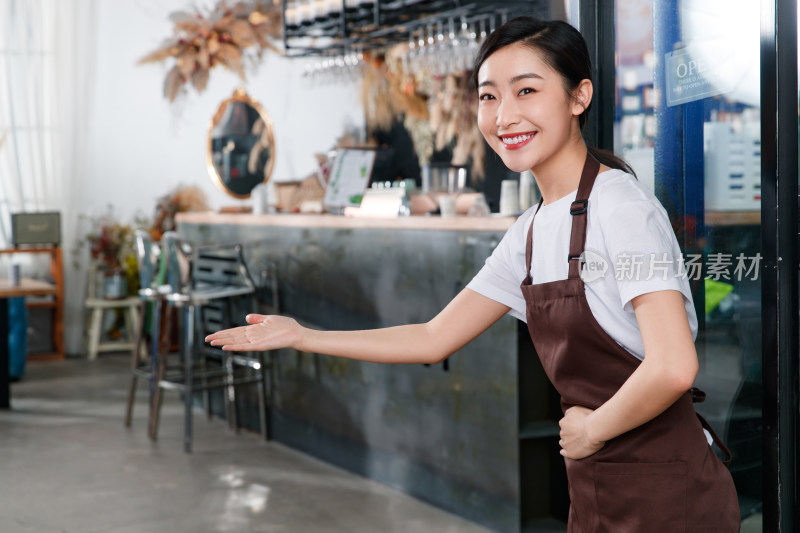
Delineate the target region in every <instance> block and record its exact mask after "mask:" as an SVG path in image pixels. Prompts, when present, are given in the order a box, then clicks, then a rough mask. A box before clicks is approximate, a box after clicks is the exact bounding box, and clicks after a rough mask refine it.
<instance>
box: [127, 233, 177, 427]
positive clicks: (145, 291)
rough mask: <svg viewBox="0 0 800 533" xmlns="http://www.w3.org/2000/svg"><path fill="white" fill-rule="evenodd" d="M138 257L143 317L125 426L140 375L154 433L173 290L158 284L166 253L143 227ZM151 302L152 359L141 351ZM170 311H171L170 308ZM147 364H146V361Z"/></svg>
mask: <svg viewBox="0 0 800 533" xmlns="http://www.w3.org/2000/svg"><path fill="white" fill-rule="evenodd" d="M134 235H135V243H136V259H137V262H138V265H139V286H140V289H139V293H138V297H139V316H141V317H142V320H141V321H140V325H139V329H138V330H137V332H136V339H135V344H134V348H133V350H131V383H130V387H129V390H128V402H127V405H126V408H125V427H130V425H131V419H132V416H133V405H134V402H135V399H136V386H137V382H138V379H139V378H142V379H146V380H147V383H148V385H149V387H148V388H149V396H148V397H149V400H150V410H149V413H150V415H151V416H150V420H149V423H148V431H149V432H152V402H153V396H154V393H155V376H156V371H157V369H158V360H159V354H161V353H163V352H164V351H165V350H166V348H165V346H164V343H165V342H169V331H170V325H171V314H170V313H169V312H168V313H167V315H166V317H165V319H166V323H165V328H164V329H165V331H164V333H163V334H162V332H161V313H162V309H163V308H164V307H165V305H166V300H165V296H166V294H167V293H169V292H170V287H169V285H166V284H159V280H158V279H157V278H156V270H157V265H158V261H159V258H163V257H164V255H163V254H161V253H160V250H159V247H158V245H154V243H153V241H152V239H151V238H150V234H149V233H147V232H146V231H143V230H136V232H135V234H134ZM148 304H149V305H150V306H151V308H152V316H151V318H152V325H151V329H150V350H149V354H150V357H149V360H147V358H145V359H146V360H145V361H143V360H142V357H141V353H142V351H143V350H144V351H145V352H146V349H144V344H145V340H146V339H145V328H146V324H145V320H144V317H145V310H146V308H147V306H148ZM168 311H169V310H168ZM143 363H144V364H143Z"/></svg>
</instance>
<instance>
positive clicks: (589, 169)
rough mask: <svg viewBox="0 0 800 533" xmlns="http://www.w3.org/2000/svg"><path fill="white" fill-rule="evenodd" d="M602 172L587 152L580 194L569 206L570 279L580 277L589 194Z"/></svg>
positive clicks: (568, 258)
mask: <svg viewBox="0 0 800 533" xmlns="http://www.w3.org/2000/svg"><path fill="white" fill-rule="evenodd" d="M599 170H600V162H599V161H597V159H595V158H594V157H593V156H592V154H590V153H589V152H588V151H587V152H586V162H585V163H584V164H583V172H581V181H580V183H579V184H578V193H577V194H576V195H575V201H574V202H572V204H571V205H570V206H569V214H570V215H572V233H571V234H570V238H569V256H568V257H567V261H568V262H569V276H568V277H569V278H570V279H574V278H579V277H580V261H579V260H580V257H581V254H582V253H583V249H584V247H585V246H586V220H587V219H586V210H587V208H588V206H589V194H590V193H591V192H592V187H593V186H594V180H595V178H596V177H597V172H598V171H599Z"/></svg>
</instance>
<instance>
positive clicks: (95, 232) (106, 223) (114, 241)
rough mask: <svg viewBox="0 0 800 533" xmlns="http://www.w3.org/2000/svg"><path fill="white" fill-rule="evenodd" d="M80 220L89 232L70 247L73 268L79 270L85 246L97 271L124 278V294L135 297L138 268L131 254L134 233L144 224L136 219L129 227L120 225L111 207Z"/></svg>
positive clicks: (133, 247)
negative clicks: (95, 263) (97, 214)
mask: <svg viewBox="0 0 800 533" xmlns="http://www.w3.org/2000/svg"><path fill="white" fill-rule="evenodd" d="M79 219H80V220H81V221H83V223H85V224H86V225H87V226H88V231H87V233H86V234H85V235H84V236H83V237H81V238H78V239H76V241H75V245H74V247H73V248H72V258H73V266H74V267H75V268H76V269H77V268H80V267H81V255H82V250H83V248H84V246H86V245H87V244H88V246H89V256H90V257H91V258H92V259H93V260H94V261H96V262H97V266H98V268H99V270H100V271H102V272H103V273H104V274H105V275H106V276H115V275H121V276H123V277H124V278H125V280H126V281H127V284H126V285H127V294H129V295H133V294H136V291H137V290H138V288H139V276H138V272H139V266H138V263H137V261H136V253H135V251H134V250H135V245H134V233H135V230H136V229H137V228H140V227H143V226H144V225H145V221H143V220H142V219H141V218H140V217H137V218H135V219H134V221H133V223H132V224H128V223H124V222H121V221H119V220H118V219H117V217H116V216H115V214H114V208H113V206H111V205H109V206H108V210H107V211H106V213H105V214H103V215H100V216H97V217H92V216H88V215H80V217H79Z"/></svg>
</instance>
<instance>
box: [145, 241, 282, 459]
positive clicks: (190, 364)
mask: <svg viewBox="0 0 800 533" xmlns="http://www.w3.org/2000/svg"><path fill="white" fill-rule="evenodd" d="M162 242H163V243H164V250H165V253H166V257H167V279H168V285H169V286H170V287H171V292H170V293H169V294H167V295H166V301H167V302H169V304H170V305H171V306H172V307H174V308H176V309H177V310H178V312H179V314H180V316H181V320H180V323H181V329H182V334H181V352H182V360H183V371H182V373H181V374H180V375H178V376H169V375H168V374H167V372H166V368H167V356H166V354H164V356H162V357H161V358H160V360H159V368H158V370H157V375H156V390H155V396H154V399H153V417H152V420H153V431H152V433H151V437H152V438H154V439H155V438H156V437H157V433H158V424H159V417H160V409H161V403H162V397H163V395H162V391H163V390H165V389H167V390H177V391H180V392H181V393H182V394H183V401H184V449H185V450H186V451H187V452H190V451H191V446H192V408H193V404H194V393H195V392H200V391H209V390H212V389H223V390H224V395H223V396H224V398H225V401H226V404H225V406H226V414H227V418H228V423H229V425H230V426H231V427H234V428H236V429H238V427H239V426H238V423H237V413H236V392H235V390H236V387H237V386H239V385H246V384H255V385H257V387H258V396H259V414H260V422H261V424H260V425H261V433H262V435H263V436H264V438H267V439H268V438H270V436H271V435H270V428H269V420H268V406H267V394H266V379H265V378H266V373H267V371H268V370H269V369H268V366H269V365H267V364H266V359H265V356H264V354H263V353H261V352H258V353H239V352H226V351H223V350H220V349H218V348H215V347H211V346H210V345H206V344H205V343H204V342H203V341H202V340H201V339H202V337H200V335H202V336H203V337H204V336H205V334H206V333H210V332H211V331H216V330H219V329H222V328H227V327H232V326H234V325H236V324H235V323H234V320H233V316H232V315H233V309H234V307H235V303H236V302H239V303H240V304H241V302H242V300H245V301H246V302H247V303H246V304H245V308H246V312H252V311H255V297H256V285H255V282H254V281H253V278H252V277H251V275H250V272H249V270H248V268H247V265H246V264H245V262H244V256H243V252H242V247H241V245H238V244H234V245H219V246H203V247H197V248H195V249H194V250H191V251H188V250H187V249H186V247H185V245H184V244H183V243H181V241H180V239H179V237H178V235H177V234H176V233H174V232H166V233H165V234H164V236H163V241H162ZM246 312H242V313H239V314H240V315H241V316H242V317H243V316H244V315H245V314H246ZM198 337H199V338H198ZM209 361H211V362H215V363H217V364H218V366H215V367H214V366H212V367H209V366H208V362H209ZM196 364H197V368H196ZM207 401H208V400H207ZM207 408H210V406H209V405H208V403H207Z"/></svg>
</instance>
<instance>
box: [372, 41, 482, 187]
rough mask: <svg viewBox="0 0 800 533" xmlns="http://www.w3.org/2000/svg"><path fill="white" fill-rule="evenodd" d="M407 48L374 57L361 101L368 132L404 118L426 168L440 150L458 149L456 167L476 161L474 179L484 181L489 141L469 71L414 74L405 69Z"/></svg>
mask: <svg viewBox="0 0 800 533" xmlns="http://www.w3.org/2000/svg"><path fill="white" fill-rule="evenodd" d="M407 51H408V45H407V44H399V45H396V46H394V47H392V48H391V49H389V50H388V51H387V52H386V54H385V56H384V57H377V56H373V57H370V58H369V60H368V62H367V68H365V70H364V76H363V78H362V90H361V100H362V105H363V107H364V116H365V119H366V124H367V129H368V130H373V131H374V130H376V129H388V128H389V127H390V126H391V124H392V123H393V122H394V121H395V120H397V119H398V118H399V117H403V122H404V126H405V127H406V130H407V131H408V132H409V135H410V136H411V139H412V140H413V142H414V149H415V151H416V153H417V157H418V158H419V162H420V164H421V165H426V164H428V163H429V162H430V159H431V156H432V155H433V152H434V149H435V150H442V149H444V148H445V147H447V146H451V145H453V146H454V147H453V157H452V159H451V164H452V165H454V166H465V165H467V164H468V163H469V162H470V161H471V165H472V166H471V170H472V175H473V176H474V177H475V178H477V179H481V178H483V172H484V170H483V163H484V157H485V147H486V146H485V142H484V140H483V136H482V135H481V133H480V130H478V119H477V114H478V101H477V98H475V95H474V92H473V91H472V89H471V88H470V84H469V72H463V73H460V74H457V75H454V74H451V75H447V76H444V77H434V76H432V75H431V74H430V72H429V71H427V70H425V69H422V70H420V71H419V72H417V74H416V75H415V76H410V75H408V74H407V73H406V72H405V71H404V69H403V65H402V59H401V58H402V57H403V55H405V54H406V53H407Z"/></svg>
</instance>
